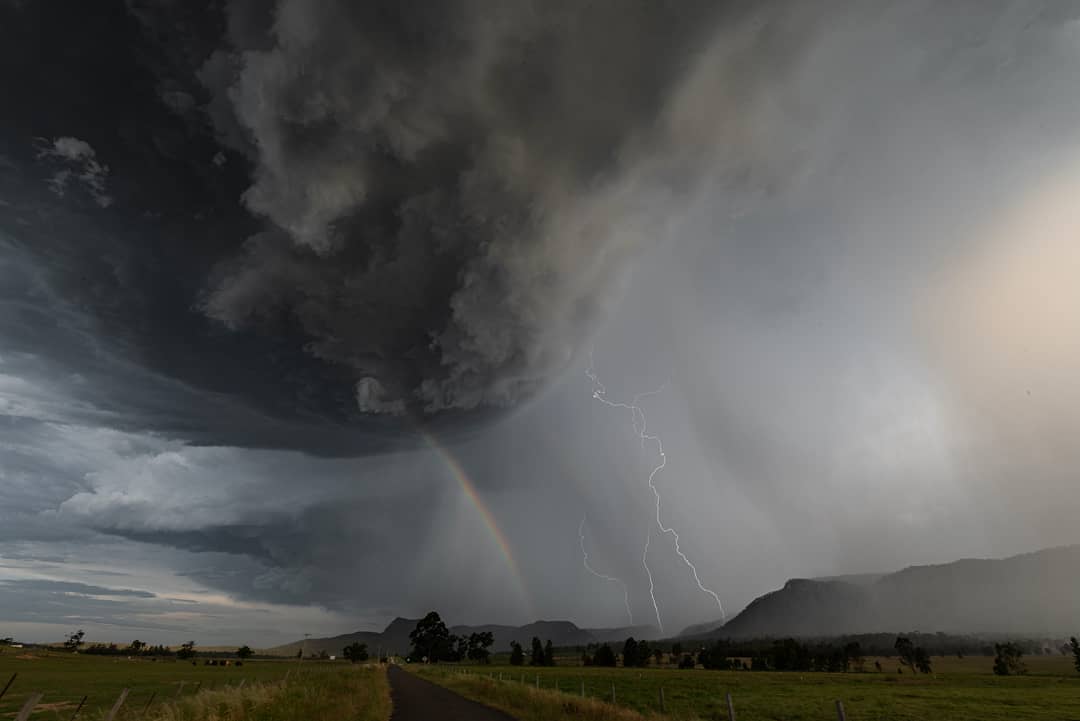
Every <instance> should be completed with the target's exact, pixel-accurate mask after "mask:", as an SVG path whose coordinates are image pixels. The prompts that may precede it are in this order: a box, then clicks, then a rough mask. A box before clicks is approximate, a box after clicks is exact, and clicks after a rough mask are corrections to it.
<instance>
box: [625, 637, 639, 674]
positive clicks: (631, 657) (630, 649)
mask: <svg viewBox="0 0 1080 721" xmlns="http://www.w3.org/2000/svg"><path fill="white" fill-rule="evenodd" d="M622 665H623V666H624V667H626V668H633V667H635V666H637V665H638V643H637V641H635V640H634V637H633V636H631V637H630V638H628V639H626V641H624V642H623V647H622Z"/></svg>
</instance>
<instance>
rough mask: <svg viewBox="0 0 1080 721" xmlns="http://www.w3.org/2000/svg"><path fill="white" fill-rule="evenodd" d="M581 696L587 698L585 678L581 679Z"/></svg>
mask: <svg viewBox="0 0 1080 721" xmlns="http://www.w3.org/2000/svg"><path fill="white" fill-rule="evenodd" d="M581 698H585V679H582V680H581Z"/></svg>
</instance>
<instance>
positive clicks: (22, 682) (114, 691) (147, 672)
mask: <svg viewBox="0 0 1080 721" xmlns="http://www.w3.org/2000/svg"><path fill="white" fill-rule="evenodd" d="M298 668H299V670H300V674H301V676H300V679H308V678H315V677H317V676H318V674H321V673H323V672H326V673H331V672H333V673H337V672H342V673H343V672H347V671H355V670H356V669H354V668H350V667H349V665H348V664H341V663H327V662H312V661H304V662H303V663H302V664H301V665H300V666H298V665H297V663H296V661H295V660H292V661H284V660H281V661H278V660H255V661H248V662H247V663H245V664H244V665H243V666H242V667H235V666H229V667H222V666H205V665H203V664H202V661H201V660H200V661H199V665H196V666H193V665H192V664H191V662H190V661H189V662H183V661H156V662H155V661H150V660H147V659H131V660H129V659H127V658H124V657H106V656H87V655H73V654H67V653H60V652H52V651H50V652H29V653H23V654H18V655H16V654H12V653H5V654H3V655H0V689H2V688H3V686H4V684H6V683H7V681H8V679H9V678H10V677H11V675H12V674H13V673H18V677H17V678H16V680H15V683H14V684H13V685H12V687H11V690H10V691H9V692H8V694H7V695H6V696H5V697H4V698H3V699H2V700H0V718H11V717H12V716H13V715H14V714H15V712H17V711H18V710H19V708H21V707H22V705H23V702H24V701H25V700H26V698H27V697H29V696H30V695H32V694H34V693H42V694H44V696H43V698H42V700H41V703H40V704H39V706H38V710H37V711H36V712H35V713H34V715H33V716H32V718H33V719H34V720H35V721H37V720H41V719H49V720H50V721H52V720H54V719H64V721H67V720H68V719H70V718H71V715H72V713H73V712H74V711H75V709H76V707H77V706H78V704H79V702H80V700H81V699H82V698H83V696H84V695H85V696H86V697H87V700H86V704H85V706H84V707H83V713H81V714H80V718H83V719H93V718H96V717H97V716H98V715H100V714H99V712H103V711H105V710H107V709H109V708H111V707H112V705H113V703H114V702H115V701H116V699H117V697H118V696H119V695H120V692H121V691H122V690H123V689H125V688H128V689H130V693H129V695H128V698H127V701H126V702H125V704H124V712H125V713H124V716H123V717H124V718H143V714H142V711H143V709H145V708H146V707H147V704H148V703H150V702H151V699H152V705H151V706H150V709H149V710H150V714H151V715H152V714H153V713H154V712H155V711H156V710H157V709H158V707H159V706H161V705H163V704H167V703H170V702H174V701H177V700H182V699H185V698H188V697H191V696H193V695H195V694H203V693H206V692H218V691H226V690H232V689H235V688H236V687H238V686H240V684H241V682H243V685H244V687H245V688H247V687H248V686H254V685H256V684H269V683H273V682H279V681H282V680H283V679H285V677H286V674H288V675H289V676H290V684H289V686H290V688H291V687H292V683H291V681H292V680H293V678H294V677H295V676H296V673H297V669H298ZM249 691H250V689H249ZM309 718H310V717H309Z"/></svg>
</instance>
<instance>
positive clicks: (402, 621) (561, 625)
mask: <svg viewBox="0 0 1080 721" xmlns="http://www.w3.org/2000/svg"><path fill="white" fill-rule="evenodd" d="M419 620H420V619H416V618H400V617H399V618H395V619H394V620H393V621H391V622H390V625H388V626H387V627H386V628H385V629H383V630H382V631H381V632H378V631H357V632H355V633H346V634H342V635H341V636H333V637H331V638H309V639H307V640H306V641H294V642H293V643H289V644H285V645H284V646H277V647H276V648H271V649H267V650H266V653H270V654H276V655H281V656H295V655H296V652H297V651H299V650H300V647H301V645H303V647H304V649H305V653H306V654H311V653H319V652H320V651H326V652H327V653H328V654H331V655H340V654H341V651H342V649H343V648H345V647H346V646H348V645H349V644H351V643H355V642H359V643H366V644H367V646H368V652H369V653H371V654H375V653H376V652H378V650H379V648H382V650H383V652H384V653H392V654H397V655H404V654H406V653H408V651H409V634H410V633H411V632H412V630H413V629H414V628H416V623H417V621H419ZM483 631H490V632H491V634H492V636H494V637H495V643H494V644H493V645H492V651H494V652H496V653H498V652H500V651H509V650H510V642H511V641H517V642H519V643H521V644H522V645H523V646H526V647H527V646H528V645H529V642H530V641H531V640H532V638H533V636H536V637H537V638H539V639H541V640H543V641H547V640H548V639H551V643H552V644H554V645H555V646H558V647H566V646H585V645H587V644H590V643H612V642H616V641H617V642H619V643H622V642H623V641H624V640H626V638H627V637H629V636H634V637H635V638H639V639H641V638H644V639H655V638H658V637H659V635H660V634H659V633H658V632H657V629H656V628H654V627H653V626H626V627H621V628H596V629H588V628H579V627H578V626H577V625H575V624H573V623H571V622H570V621H534V622H533V623H529V624H526V625H524V626H502V625H494V624H492V625H486V626H451V627H450V633H452V634H455V635H457V636H467V635H469V634H470V633H480V632H483Z"/></svg>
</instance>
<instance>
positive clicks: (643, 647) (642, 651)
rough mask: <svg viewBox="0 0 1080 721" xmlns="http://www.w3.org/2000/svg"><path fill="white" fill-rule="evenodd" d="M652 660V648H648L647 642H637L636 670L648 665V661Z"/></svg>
mask: <svg viewBox="0 0 1080 721" xmlns="http://www.w3.org/2000/svg"><path fill="white" fill-rule="evenodd" d="M651 660H652V648H651V647H650V646H649V643H648V641H644V640H642V641H638V645H637V666H638V668H645V667H646V666H648V665H649V661H651Z"/></svg>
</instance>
